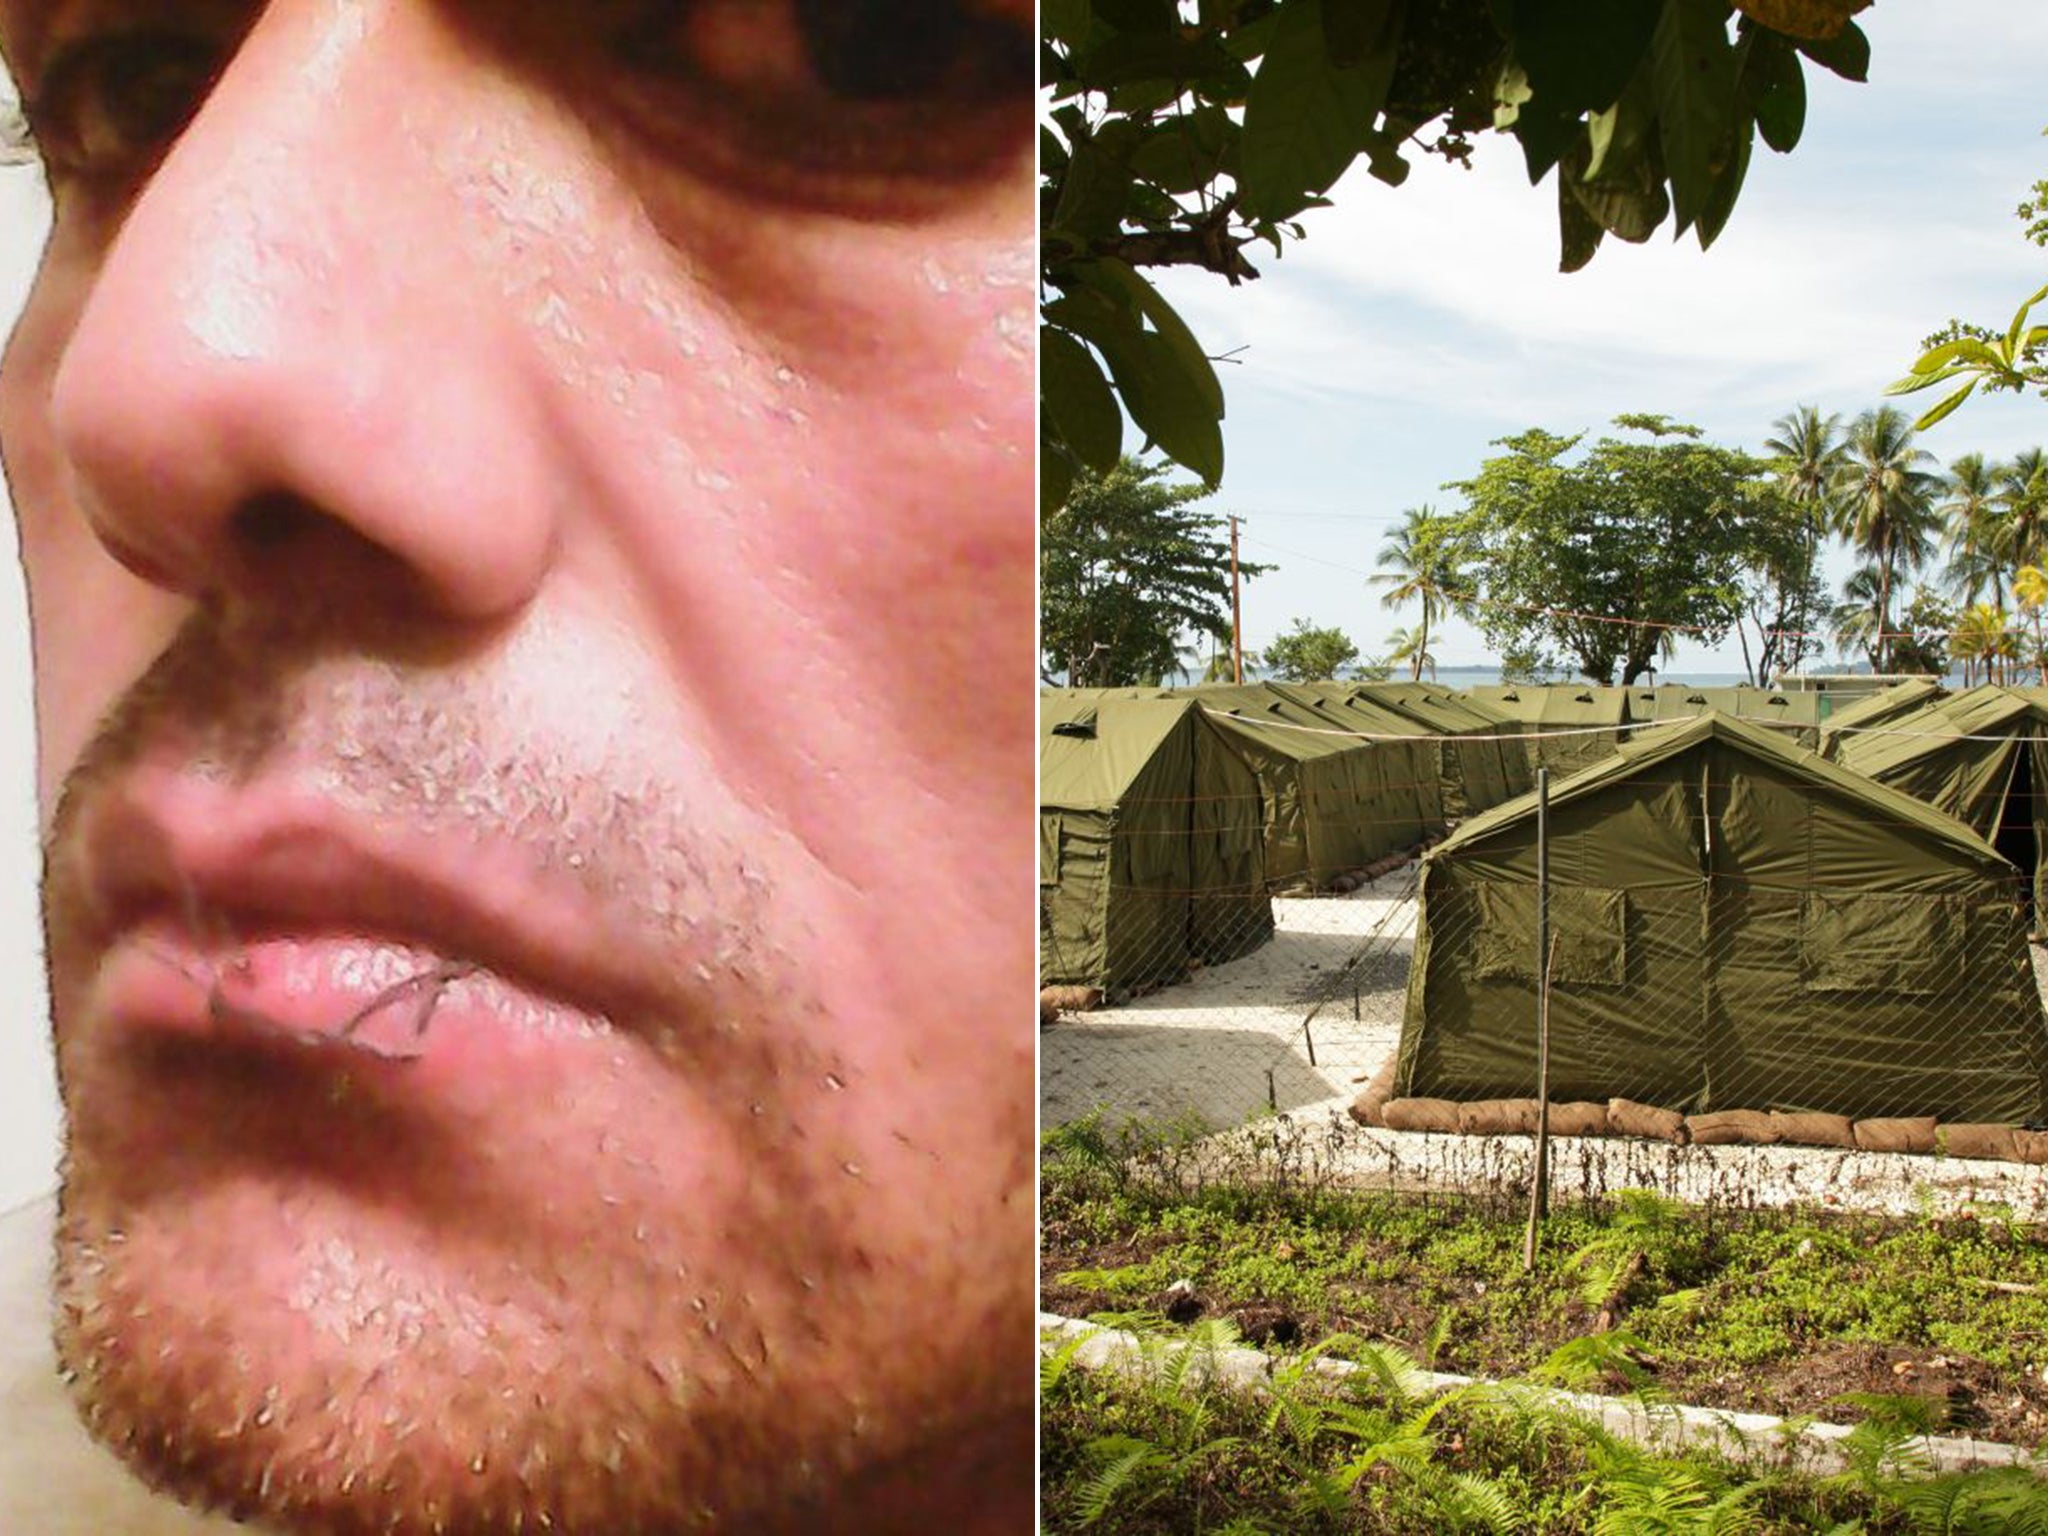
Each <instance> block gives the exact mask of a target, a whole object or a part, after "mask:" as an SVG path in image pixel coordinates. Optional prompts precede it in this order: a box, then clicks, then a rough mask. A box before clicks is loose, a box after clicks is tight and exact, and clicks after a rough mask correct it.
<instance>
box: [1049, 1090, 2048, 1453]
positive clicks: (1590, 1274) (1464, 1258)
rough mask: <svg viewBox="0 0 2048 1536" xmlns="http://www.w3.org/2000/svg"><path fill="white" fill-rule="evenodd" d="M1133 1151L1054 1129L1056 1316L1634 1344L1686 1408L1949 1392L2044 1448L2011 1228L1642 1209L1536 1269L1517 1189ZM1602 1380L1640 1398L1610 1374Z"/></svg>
mask: <svg viewBox="0 0 2048 1536" xmlns="http://www.w3.org/2000/svg"><path fill="white" fill-rule="evenodd" d="M1132 1145H1133V1143H1131V1142H1128V1141H1126V1142H1125V1143H1123V1146H1122V1149H1121V1150H1119V1149H1115V1148H1112V1147H1110V1146H1109V1143H1108V1138H1105V1137H1104V1136H1103V1135H1102V1134H1101V1133H1100V1131H1099V1129H1098V1128H1095V1127H1090V1126H1085V1125H1084V1126H1082V1127H1069V1128H1066V1129H1064V1130H1060V1131H1055V1132H1052V1133H1050V1134H1049V1136H1048V1144H1047V1155H1046V1156H1045V1158H1044V1160H1043V1165H1044V1170H1045V1172H1044V1179H1043V1189H1042V1211H1043V1228H1042V1230H1043V1238H1042V1248H1043V1267H1042V1276H1041V1278H1042V1283H1043V1286H1044V1294H1045V1299H1046V1306H1047V1308H1048V1310H1052V1311H1059V1312H1063V1313H1066V1314H1068V1315H1074V1316H1103V1315H1127V1314H1147V1315H1157V1316H1159V1317H1161V1318H1166V1317H1167V1315H1168V1314H1172V1315H1174V1316H1178V1317H1180V1318H1181V1319H1182V1321H1183V1322H1184V1323H1185V1322H1199V1321H1201V1320H1205V1319H1219V1318H1220V1319H1228V1320H1229V1321H1231V1322H1232V1324H1233V1325H1234V1326H1236V1327H1238V1328H1239V1329H1241V1330H1242V1331H1243V1332H1244V1333H1245V1334H1246V1335H1247V1336H1248V1337H1249V1338H1251V1339H1252V1340H1253V1341H1254V1342H1268V1341H1271V1342H1275V1343H1279V1344H1283V1345H1288V1346H1296V1347H1312V1346H1316V1345H1318V1344H1322V1343H1324V1342H1325V1341H1327V1340H1330V1339H1332V1338H1333V1337H1338V1338H1339V1339H1340V1341H1339V1342H1338V1343H1336V1344H1334V1345H1331V1346H1330V1347H1331V1348H1332V1349H1334V1350H1335V1352H1337V1353H1339V1354H1343V1353H1346V1352H1347V1351H1349V1350H1350V1348H1351V1347H1352V1346H1351V1345H1350V1344H1349V1343H1347V1342H1343V1341H1344V1340H1360V1341H1366V1342H1381V1343H1387V1344H1392V1345H1394V1346H1397V1347H1399V1348H1402V1349H1404V1350H1407V1351H1410V1352H1411V1353H1413V1354H1415V1355H1416V1356H1417V1357H1418V1358H1420V1359H1422V1360H1424V1361H1425V1362H1427V1363H1428V1364H1430V1365H1432V1366H1434V1367H1435V1368H1437V1369H1440V1370H1444V1371H1451V1372H1457V1373H1461V1374H1469V1375H1475V1376H1487V1377H1503V1376H1515V1375H1520V1374H1524V1373H1526V1372H1529V1371H1532V1370H1535V1369H1538V1368H1539V1367H1541V1366H1543V1365H1544V1364H1545V1362H1546V1361H1549V1360H1550V1359H1551V1358H1552V1356H1553V1355H1554V1354H1555V1353H1556V1352H1557V1351H1558V1350H1559V1349H1561V1348H1563V1347H1565V1346H1567V1345H1569V1344H1571V1343H1572V1341H1573V1340H1575V1339H1580V1338H1584V1337H1587V1336H1589V1335H1609V1336H1618V1337H1622V1338H1625V1339H1626V1340H1627V1341H1628V1345H1629V1349H1628V1358H1630V1359H1632V1360H1634V1361H1635V1362H1637V1364H1638V1365H1639V1366H1640V1368H1641V1372H1642V1375H1643V1378H1644V1379H1645V1380H1647V1381H1649V1382H1650V1383H1652V1384H1654V1385H1655V1386H1656V1388H1657V1389H1658V1390H1660V1391H1662V1392H1664V1393H1666V1394H1667V1395H1669V1396H1671V1397H1674V1398H1676V1399H1679V1400H1682V1401H1690V1402H1701V1403H1708V1404H1713V1405H1716V1406H1726V1407H1736V1408H1744V1409H1752V1410H1755V1411H1760V1412H1775V1413H1808V1412H1812V1413H1818V1414H1820V1415H1821V1416H1823V1417H1827V1418H1832V1419H1837V1420H1847V1419H1853V1417H1854V1416H1855V1415H1854V1411H1853V1408H1852V1407H1849V1406H1846V1405H1844V1404H1843V1403H1841V1402H1838V1401H1831V1399H1834V1398H1835V1397H1836V1396H1837V1395H1838V1394H1839V1393H1841V1392H1843V1391H1861V1390H1868V1389H1872V1388H1876V1387H1880V1386H1881V1387H1883V1388H1885V1389H1887V1390H1898V1391H1906V1392H1921V1393H1923V1394H1926V1395H1928V1396H1930V1398H1934V1399H1939V1402H1940V1405H1941V1407H1942V1412H1943V1416H1944V1418H1945V1420H1946V1421H1947V1422H1949V1423H1950V1424H1952V1425H1953V1426H1954V1427H1956V1428H1957V1429H1959V1430H1970V1431H1974V1432H1978V1433H1987V1434H1994V1435H1996V1436H1997V1437H1998V1438H2003V1439H2007V1440H2010V1441H2014V1442H2017V1443H2024V1444H2028V1445H2032V1444H2035V1443H2037V1442H2038V1441H2039V1440H2041V1439H2043V1438H2048V1379H2044V1377H2048V1244H2044V1243H2043V1242H2042V1240H2041V1237H2042V1234H2041V1233H2040V1232H2039V1231H2038V1230H2037V1229H2036V1228H2034V1227H2031V1226H2028V1225H2025V1224H2023V1223H2020V1222H2017V1221H2014V1220H2011V1219H2009V1218H2008V1217H2007V1216H2006V1215H2004V1214H2003V1213H2001V1212H1999V1211H1996V1210H1982V1209H1980V1210H1974V1211H1970V1212H1967V1213H1964V1214H1959V1215H1951V1216H1942V1217H1936V1216H1933V1215H1927V1216H1922V1217H1917V1218H1913V1219H1907V1220H1898V1219H1879V1218H1876V1217H1863V1216H1853V1215H1845V1214H1841V1213H1837V1212H1829V1211H1824V1210H1815V1209H1803V1210H1791V1211H1785V1210H1747V1211H1739V1210H1729V1209H1698V1208H1688V1207H1682V1206H1679V1205H1676V1204H1674V1203H1672V1202H1670V1201H1667V1200H1664V1199H1662V1198H1660V1197H1658V1196H1655V1195H1651V1194H1647V1193H1642V1192H1626V1193H1624V1194H1622V1195H1621V1196H1619V1197H1618V1198H1616V1199H1614V1200H1611V1201H1607V1202H1603V1203H1597V1204H1584V1203H1574V1204H1571V1205H1567V1206H1562V1207H1560V1208H1558V1209H1556V1210H1555V1211H1554V1212H1553V1213H1552V1214H1551V1216H1550V1217H1549V1219H1548V1220H1547V1222H1546V1223H1545V1225H1544V1228H1543V1231H1542V1237H1541V1241H1540V1244H1539V1247H1538V1254H1537V1262H1536V1265H1535V1267H1534V1269H1533V1271H1530V1272H1527V1273H1525V1272H1524V1268H1523V1242H1524V1219H1523V1215H1522V1212H1521V1210H1520V1201H1521V1199H1522V1198H1523V1196H1522V1195H1521V1194H1520V1193H1519V1192H1516V1191H1505V1192H1502V1193H1501V1194H1499V1195H1496V1196H1494V1197H1491V1198H1486V1199H1473V1198H1463V1197H1447V1196H1437V1197H1431V1198H1428V1199H1422V1198H1415V1197H1401V1196H1391V1195H1369V1194H1361V1193H1354V1192H1349V1191H1345V1190H1341V1189H1335V1188H1329V1187H1317V1186H1315V1185H1314V1184H1312V1183H1307V1182H1304V1181H1300V1180H1294V1181H1289V1180H1284V1179H1283V1180H1281V1181H1280V1182H1279V1183H1278V1184H1277V1185H1276V1184H1254V1183H1250V1182H1241V1183H1240V1182H1204V1183H1198V1184H1195V1185H1192V1186H1189V1185H1185V1184H1183V1185H1180V1186H1178V1187H1176V1186H1175V1185H1174V1184H1173V1183H1172V1182H1171V1181H1169V1182H1168V1183H1166V1184H1161V1183H1160V1182H1158V1181H1157V1180H1155V1179H1153V1178H1151V1177H1148V1176H1146V1175H1145V1174H1144V1173H1143V1172H1142V1171H1141V1169H1142V1159H1141V1158H1133V1157H1130V1156H1128V1155H1127V1154H1128V1153H1129V1151H1130V1148H1131V1146H1132ZM1167 1326H1173V1325H1172V1323H1171V1322H1170V1321H1168V1323H1167ZM1601 1374H1602V1373H1595V1375H1596V1376H1599V1375H1601ZM1589 1384H1591V1385H1602V1384H1604V1385H1606V1386H1608V1387H1610V1388H1613V1389H1626V1388H1628V1387H1629V1386H1631V1385H1632V1383H1631V1382H1630V1381H1628V1380H1627V1379H1625V1378H1624V1377H1622V1376H1617V1375H1616V1374H1615V1372H1614V1371H1612V1370H1611V1369H1610V1370H1607V1371H1606V1372H1605V1373H1604V1383H1603V1381H1600V1380H1595V1381H1593V1382H1590V1383H1589Z"/></svg>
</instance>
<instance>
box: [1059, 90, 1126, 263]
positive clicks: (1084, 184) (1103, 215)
mask: <svg viewBox="0 0 2048 1536" xmlns="http://www.w3.org/2000/svg"><path fill="white" fill-rule="evenodd" d="M1138 133H1139V128H1138V125H1137V124H1136V123H1134V122H1131V121H1130V120H1128V119H1125V118H1118V119H1115V120H1113V121H1111V122H1107V123H1104V124H1103V125H1102V128H1101V131H1100V132H1098V133H1096V134H1094V135H1082V136H1079V137H1076V138H1074V139H1073V140H1072V141H1071V143H1070V145H1069V147H1068V151H1067V152H1068V155H1069V160H1068V163H1067V174H1066V175H1065V177H1064V178H1062V180H1061V183H1060V195H1059V201H1058V203H1057V204H1056V205H1055V206H1054V208H1053V215H1052V219H1051V220H1050V222H1049V223H1048V225H1047V228H1049V229H1051V230H1054V231H1058V232H1062V233H1070V234H1074V235H1077V236H1079V237H1080V238H1081V239H1083V240H1084V241H1085V240H1097V239H1107V238H1109V237H1110V236H1111V235H1114V234H1115V233H1116V232H1117V231H1118V230H1120V229H1121V228H1122V227H1123V222H1124V205H1125V203H1126V202H1128V201H1129V199H1130V192H1131V165H1130V158H1131V155H1132V154H1133V153H1135V152H1136V150H1137V143H1138Z"/></svg>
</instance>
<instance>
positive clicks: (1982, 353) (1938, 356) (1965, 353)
mask: <svg viewBox="0 0 2048 1536" xmlns="http://www.w3.org/2000/svg"><path fill="white" fill-rule="evenodd" d="M1951 363H1974V364H1976V365H1977V366H1979V367H1983V368H1999V367H2002V366H2004V363H2005V359H2004V358H2003V357H2001V356H2000V355H1999V353H1998V349H1997V348H1995V347H1993V346H1992V345H1991V343H1990V342H1988V341H1981V340H1979V339H1978V338H1977V337H1975V336H1959V337H1957V338H1956V339H1955V340H1954V341H1945V342H1943V343H1942V344H1941V345H1940V346H1938V347H1934V348H1931V349H1930V350H1928V351H1926V352H1923V353H1921V354H1920V361H1919V362H1917V363H1915V364H1914V365H1913V371H1914V372H1915V373H1935V372H1938V371H1939V370H1941V369H1943V368H1946V367H1948V366H1949V365H1950V364H1951Z"/></svg>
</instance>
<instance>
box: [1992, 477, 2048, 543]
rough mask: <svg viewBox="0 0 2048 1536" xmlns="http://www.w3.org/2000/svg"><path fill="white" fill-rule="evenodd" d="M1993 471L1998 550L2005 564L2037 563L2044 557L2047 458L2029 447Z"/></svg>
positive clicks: (2047, 527)
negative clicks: (1995, 478)
mask: <svg viewBox="0 0 2048 1536" xmlns="http://www.w3.org/2000/svg"><path fill="white" fill-rule="evenodd" d="M1995 473H1996V476H1997V482H1998V491H1997V502H1998V510H1999V514H2000V528H1999V538H1998V547H1999V553H2000V554H2001V555H2003V556H2004V558H2005V561H2006V564H2007V565H2008V567H2018V566H2022V565H2039V564H2040V563H2041V562H2042V559H2043V557H2044V556H2048V460H2044V459H2043V457H2042V453H2041V450H2040V449H2038V448H2029V449H2027V450H2025V451H2024V452H2022V453H2020V454H2018V455H2017V456H2015V457H2014V459H2013V461H2012V462H2011V463H2010V464H2002V465H2000V466H1999V467H1998V469H1997V470H1996V471H1995Z"/></svg>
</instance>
